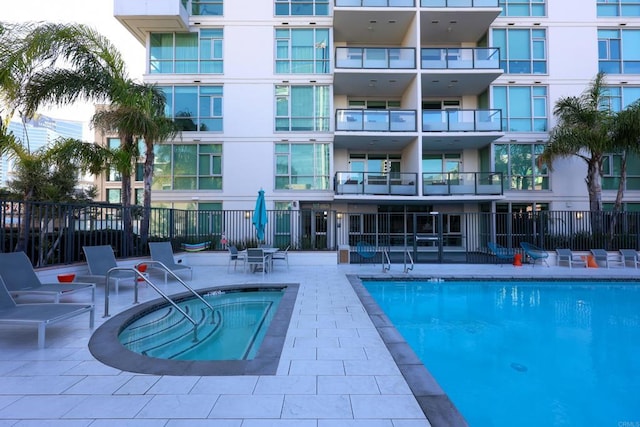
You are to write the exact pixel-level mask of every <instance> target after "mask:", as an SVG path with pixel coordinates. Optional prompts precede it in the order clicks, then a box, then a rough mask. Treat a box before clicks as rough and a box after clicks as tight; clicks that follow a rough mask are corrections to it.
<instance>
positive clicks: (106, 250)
mask: <svg viewBox="0 0 640 427" xmlns="http://www.w3.org/2000/svg"><path fill="white" fill-rule="evenodd" d="M82 250H83V251H84V256H85V257H86V259H87V267H88V268H89V275H88V276H78V277H77V279H78V280H86V281H89V282H96V283H105V285H106V280H107V273H108V272H109V270H111V269H112V268H115V267H118V263H117V262H116V256H115V255H114V253H113V248H112V247H111V246H109V245H101V246H83V247H82ZM122 280H131V283H133V284H134V285H135V284H136V273H135V272H134V271H124V270H115V271H112V272H111V273H110V274H109V281H110V282H112V283H114V284H115V287H116V293H118V289H119V286H120V281H122Z"/></svg>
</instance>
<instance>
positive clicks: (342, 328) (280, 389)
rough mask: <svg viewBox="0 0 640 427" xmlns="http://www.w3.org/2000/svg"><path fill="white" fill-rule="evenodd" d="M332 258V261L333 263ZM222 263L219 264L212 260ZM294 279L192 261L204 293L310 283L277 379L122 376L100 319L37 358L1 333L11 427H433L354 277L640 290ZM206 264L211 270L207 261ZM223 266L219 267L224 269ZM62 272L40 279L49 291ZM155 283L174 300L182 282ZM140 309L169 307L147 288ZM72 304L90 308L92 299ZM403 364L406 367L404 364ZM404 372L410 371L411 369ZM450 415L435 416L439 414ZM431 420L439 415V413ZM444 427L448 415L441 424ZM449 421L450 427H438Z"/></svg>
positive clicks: (0, 391) (19, 334)
mask: <svg viewBox="0 0 640 427" xmlns="http://www.w3.org/2000/svg"><path fill="white" fill-rule="evenodd" d="M329 255H330V257H329ZM211 257H213V258H211ZM289 258H290V259H289V263H290V269H289V270H287V268H286V266H284V265H282V264H279V265H277V266H276V268H275V269H274V270H275V271H274V272H273V273H270V274H267V275H265V276H264V279H263V277H262V275H261V274H259V273H258V274H251V273H244V272H242V271H241V268H240V267H239V268H238V270H237V271H234V270H233V267H232V268H231V271H230V272H227V259H228V258H227V256H226V255H224V256H223V254H215V255H211V256H210V257H209V258H205V257H190V256H187V258H186V262H187V263H189V264H190V265H192V266H193V269H194V274H193V280H192V281H190V282H189V283H190V284H191V285H192V286H193V287H194V288H196V289H197V288H205V287H211V286H217V285H233V284H250V283H299V285H300V288H299V292H298V296H297V299H296V302H295V305H294V309H293V314H292V317H291V322H290V325H289V329H288V333H287V336H286V339H285V344H284V349H283V352H282V355H281V358H280V362H279V365H278V368H277V373H276V375H265V376H260V375H249V376H202V377H201V376H158V375H145V374H136V373H131V372H126V371H121V370H118V369H115V368H112V367H109V366H106V365H104V364H102V363H101V362H99V361H97V360H96V359H94V358H93V357H92V355H91V353H90V352H89V350H88V348H87V343H88V341H89V338H90V337H91V334H92V331H91V330H90V329H89V327H88V323H89V322H88V315H83V316H79V317H77V318H74V319H72V320H69V321H68V322H66V323H59V324H56V325H52V326H50V327H49V328H47V339H46V347H45V348H44V349H42V350H41V349H38V348H37V333H36V328H11V327H6V326H2V327H0V349H1V350H0V427H3V426H21V427H23V426H41V425H47V426H54V427H55V426H74V427H75V426H78V427H80V426H92V427H97V426H105V427H112V426H134V427H136V426H141V427H142V426H144V427H146V426H167V427H177V426H190V427H194V426H195V427H197V426H205V425H206V426H212V427H218V426H225V427H267V426H272V427H281V426H282V427H338V426H340V427H343V426H344V427H352V426H353V427H356V426H357V427H426V426H430V425H432V424H430V423H429V421H428V420H427V418H426V417H425V415H424V413H423V410H422V407H424V405H423V406H422V407H421V404H420V403H419V401H418V399H416V397H415V396H414V393H413V392H412V390H411V388H410V387H409V384H408V383H407V381H406V380H405V378H404V376H403V375H402V373H401V370H400V367H399V364H398V363H396V361H394V357H393V356H392V353H391V352H390V351H389V350H388V348H387V346H386V345H385V341H383V339H382V337H381V336H380V334H379V332H378V329H377V328H376V325H375V324H374V322H373V321H372V320H371V318H370V317H369V315H368V314H367V312H366V310H365V308H364V306H363V304H362V303H361V301H360V299H359V298H358V296H357V294H356V291H355V290H354V287H353V286H352V285H351V283H350V276H351V277H352V276H353V275H355V276H365V277H387V278H393V279H403V278H423V277H424V278H430V277H431V278H445V277H460V278H474V279H485V278H486V279H490V278H540V279H543V280H548V279H550V278H559V279H562V278H564V279H566V278H577V279H579V280H581V279H593V280H598V279H601V280H611V279H621V280H623V279H629V280H639V279H640V270H636V269H634V268H620V267H616V268H613V267H612V268H610V269H606V268H598V269H586V268H573V269H569V268H568V267H556V266H552V267H543V266H539V265H536V266H535V267H531V266H530V265H525V266H522V267H514V266H512V265H509V264H507V265H502V266H500V265H470V264H464V265H462V264H455V265H451V264H449V265H444V264H428V265H416V266H415V268H414V270H413V271H411V272H409V273H403V266H402V265H395V264H394V265H392V267H391V270H390V271H388V272H385V273H383V272H382V271H381V266H380V264H378V265H336V264H335V259H336V254H335V253H331V254H326V255H323V256H322V255H321V256H318V255H312V254H297V253H292V254H290V255H289ZM205 260H206V262H205ZM212 264H213V265H212ZM55 274H56V271H48V272H44V273H43V272H40V273H39V275H40V276H41V277H42V278H43V280H44V279H45V278H47V277H49V276H50V277H55ZM151 277H152V280H153V279H156V280H154V283H158V284H160V288H161V289H162V290H163V291H165V292H168V293H177V292H180V291H181V289H180V287H179V284H178V283H177V282H172V281H169V283H168V284H167V285H164V283H163V280H162V279H161V276H159V275H153V273H152V276H151ZM139 290H140V301H141V302H144V301H149V300H152V299H156V298H157V297H158V296H157V294H156V293H155V291H153V289H151V288H150V287H148V286H144V285H143V286H140V287H139ZM96 294H97V295H96V300H97V301H96V328H97V327H98V326H100V324H102V323H103V322H104V321H105V320H106V319H105V318H103V313H104V287H103V286H99V287H98V290H97V293H96ZM71 297H73V299H68V300H67V301H86V298H85V296H83V295H82V294H75V295H73V296H70V298H71ZM110 301H111V314H117V313H119V312H121V311H123V310H125V309H128V308H130V307H131V306H132V301H133V287H132V286H129V285H128V284H127V283H125V282H123V283H121V285H120V293H119V294H118V295H115V294H114V293H113V292H112V293H111V297H110ZM396 357H397V356H396ZM400 365H401V363H400ZM438 410H439V409H433V411H434V412H435V411H438ZM427 413H429V410H427ZM429 418H430V419H432V421H433V425H438V424H441V422H442V421H441V420H442V418H440V417H439V415H438V414H435V413H433V414H429ZM438 420H440V421H438Z"/></svg>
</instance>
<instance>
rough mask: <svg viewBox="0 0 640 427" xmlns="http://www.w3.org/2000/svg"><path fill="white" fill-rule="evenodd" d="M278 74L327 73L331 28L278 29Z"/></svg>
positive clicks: (276, 49)
mask: <svg viewBox="0 0 640 427" xmlns="http://www.w3.org/2000/svg"><path fill="white" fill-rule="evenodd" d="M275 52H276V74H327V73H329V71H330V66H329V65H330V64H329V52H330V50H329V30H328V29H326V28H314V29H289V28H286V29H276V48H275Z"/></svg>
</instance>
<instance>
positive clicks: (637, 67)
mask: <svg viewBox="0 0 640 427" xmlns="http://www.w3.org/2000/svg"><path fill="white" fill-rule="evenodd" d="M638 46H640V30H598V67H599V69H600V71H604V72H605V73H607V74H640V49H638Z"/></svg>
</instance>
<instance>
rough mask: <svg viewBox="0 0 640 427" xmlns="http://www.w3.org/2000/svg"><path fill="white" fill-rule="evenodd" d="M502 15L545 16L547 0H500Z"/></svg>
mask: <svg viewBox="0 0 640 427" xmlns="http://www.w3.org/2000/svg"><path fill="white" fill-rule="evenodd" d="M498 5H499V6H500V7H501V8H502V13H501V14H500V16H545V15H546V14H547V13H546V10H545V8H546V5H545V0H498Z"/></svg>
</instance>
